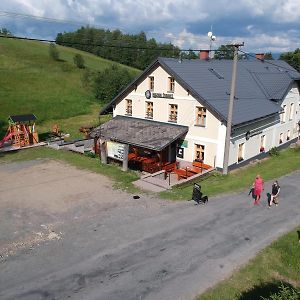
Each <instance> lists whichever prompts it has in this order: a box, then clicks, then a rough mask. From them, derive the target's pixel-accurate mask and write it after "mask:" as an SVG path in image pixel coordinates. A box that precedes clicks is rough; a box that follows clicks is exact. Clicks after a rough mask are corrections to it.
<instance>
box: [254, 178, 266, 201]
mask: <svg viewBox="0 0 300 300" xmlns="http://www.w3.org/2000/svg"><path fill="white" fill-rule="evenodd" d="M253 188H254V195H255V197H256V198H255V201H254V205H258V204H259V200H260V195H261V193H262V191H263V189H264V181H263V179H262V178H261V177H260V175H256V177H255V180H254V182H253Z"/></svg>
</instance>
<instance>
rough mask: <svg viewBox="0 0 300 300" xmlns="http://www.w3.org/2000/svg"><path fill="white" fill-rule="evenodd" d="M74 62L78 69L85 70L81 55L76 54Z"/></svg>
mask: <svg viewBox="0 0 300 300" xmlns="http://www.w3.org/2000/svg"><path fill="white" fill-rule="evenodd" d="M73 61H74V64H75V65H76V66H77V68H79V69H84V68H85V66H84V59H83V57H82V55H81V54H75V55H74V57H73Z"/></svg>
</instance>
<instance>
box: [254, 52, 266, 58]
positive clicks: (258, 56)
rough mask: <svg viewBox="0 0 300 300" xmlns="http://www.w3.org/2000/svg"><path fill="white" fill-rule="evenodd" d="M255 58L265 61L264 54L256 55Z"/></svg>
mask: <svg viewBox="0 0 300 300" xmlns="http://www.w3.org/2000/svg"><path fill="white" fill-rule="evenodd" d="M255 58H256V59H259V60H264V59H265V54H264V53H256V54H255Z"/></svg>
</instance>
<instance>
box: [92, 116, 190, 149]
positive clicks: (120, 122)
mask: <svg viewBox="0 0 300 300" xmlns="http://www.w3.org/2000/svg"><path fill="white" fill-rule="evenodd" d="M187 132H188V127H187V126H180V125H176V124H169V123H161V122H156V121H152V120H144V119H138V118H132V117H126V116H116V117H114V118H113V119H111V120H110V121H108V122H106V123H104V124H102V125H101V126H99V127H97V128H95V129H94V130H92V132H91V134H90V136H91V137H92V138H94V137H101V138H104V139H110V140H113V141H116V142H121V143H125V144H129V145H134V146H138V147H142V148H146V149H151V150H155V151H160V150H162V149H164V148H165V147H167V146H168V145H170V144H171V143H172V142H174V141H175V140H177V139H178V138H180V137H182V136H183V135H185V134H186V133H187Z"/></svg>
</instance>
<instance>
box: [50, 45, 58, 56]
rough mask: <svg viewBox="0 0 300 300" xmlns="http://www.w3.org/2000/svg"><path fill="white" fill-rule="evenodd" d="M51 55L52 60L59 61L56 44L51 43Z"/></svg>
mask: <svg viewBox="0 0 300 300" xmlns="http://www.w3.org/2000/svg"><path fill="white" fill-rule="evenodd" d="M49 55H50V57H51V58H53V59H54V60H59V52H58V50H57V48H56V46H55V44H54V43H51V44H50V45H49Z"/></svg>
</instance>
